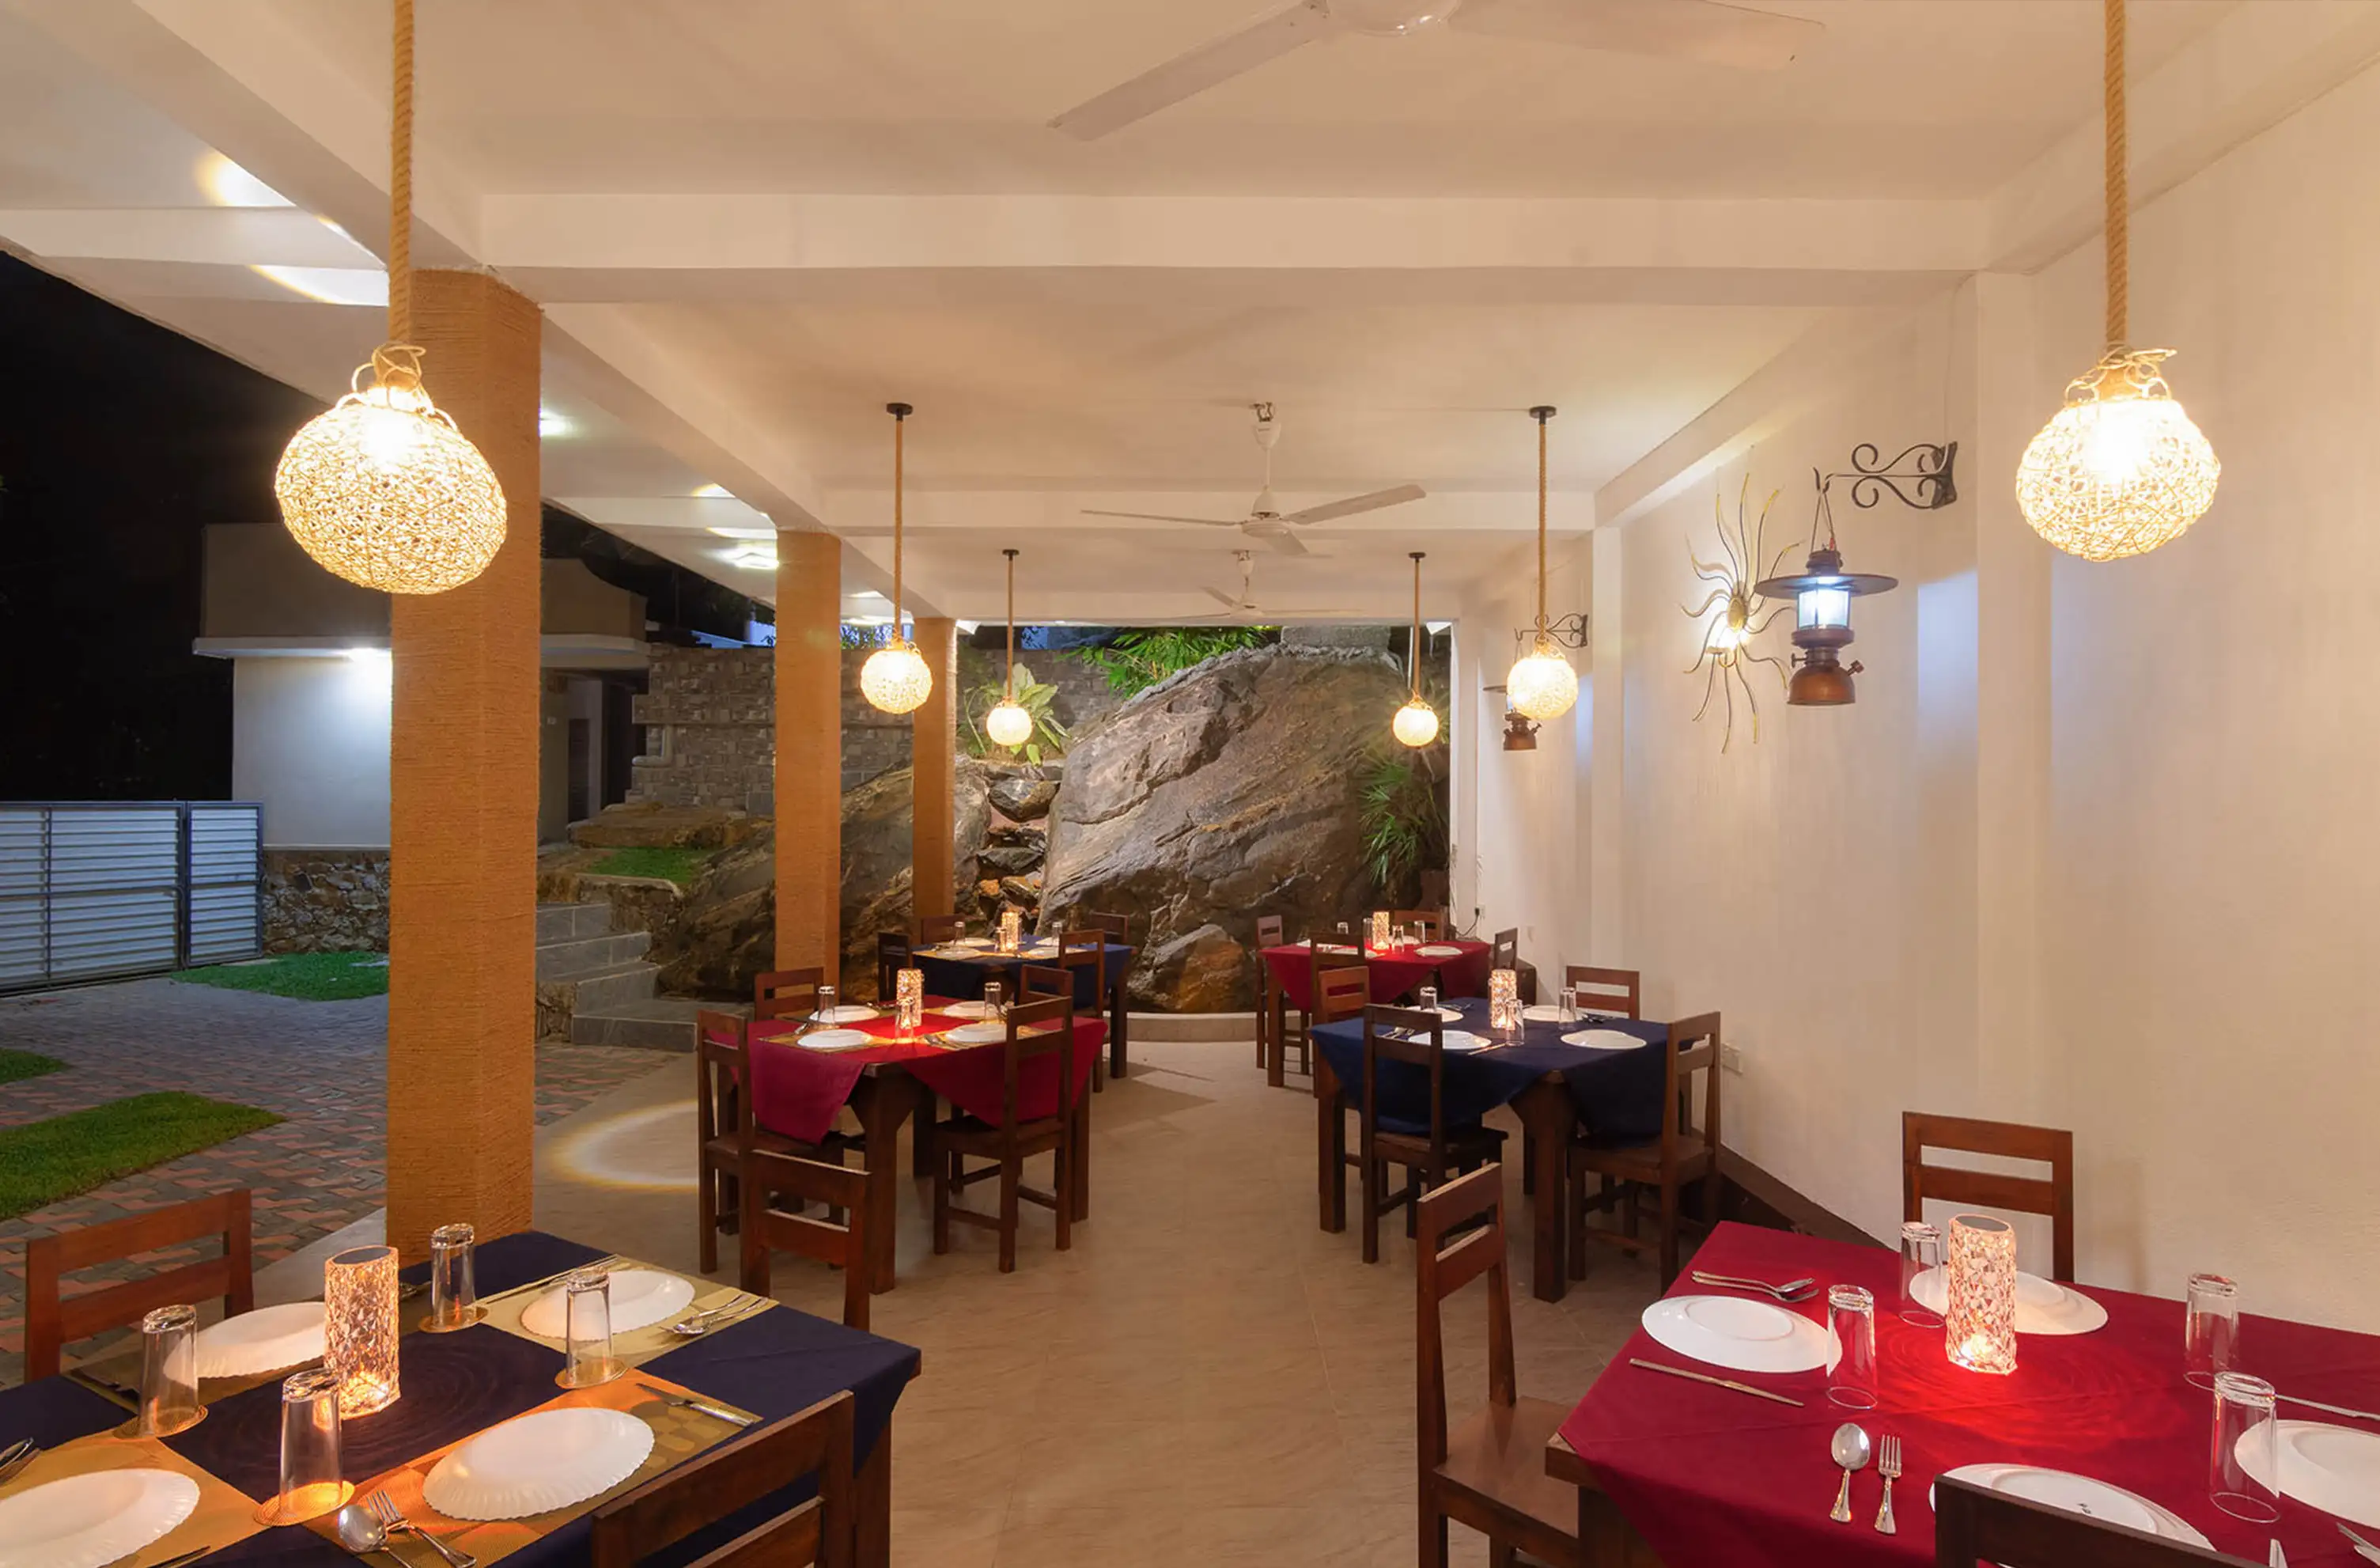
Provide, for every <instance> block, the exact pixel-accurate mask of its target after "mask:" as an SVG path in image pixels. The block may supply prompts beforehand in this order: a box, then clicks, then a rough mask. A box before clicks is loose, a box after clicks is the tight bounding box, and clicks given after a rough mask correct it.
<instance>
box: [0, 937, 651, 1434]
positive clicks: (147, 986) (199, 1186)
mask: <svg viewBox="0 0 2380 1568" xmlns="http://www.w3.org/2000/svg"><path fill="white" fill-rule="evenodd" d="M387 1040H388V999H387V998H386V997H384V996H383V997H367V998H363V999H361V1000H358V1001H353V1002H298V1001H293V1000H291V999H289V998H287V997H279V996H267V995H263V994H261V993H257V992H250V991H224V990H221V989H219V988H217V987H214V986H202V985H189V984H185V983H182V982H180V981H176V980H169V979H164V978H157V979H145V980H128V981H125V982H123V983H121V984H116V985H105V986H91V987H87V988H84V989H81V990H77V991H52V992H47V993H44V994H42V995H38V996H27V997H15V998H9V999H5V1000H0V1046H9V1047H14V1048H16V1049H18V1050H23V1051H40V1052H42V1054H43V1055H46V1056H55V1057H56V1058H58V1059H59V1060H60V1061H63V1062H65V1063H66V1064H67V1066H66V1068H65V1069H64V1070H62V1071H59V1072H55V1073H51V1074H47V1075H45V1076H42V1077H38V1078H28V1079H23V1080H20V1081H18V1082H17V1083H11V1084H0V1127H8V1126H16V1125H18V1124H22V1123H26V1122H37V1121H40V1120H42V1119H43V1118H44V1117H49V1116H56V1115H60V1114H62V1113H64V1112H69V1111H79V1110H82V1109H84V1108H86V1107H88V1106H92V1105H98V1104H102V1103H103V1102H105V1101H107V1100H121V1099H123V1098H124V1097H126V1096H127V1095H134V1094H146V1093H149V1092H152V1091H153V1090H157V1089H187V1090H188V1091H190V1092H192V1093H195V1094H203V1095H206V1096H209V1097H210V1098H212V1099H217V1100H233V1101H236V1102H237V1103H239V1104H242V1105H255V1106H261V1107H262V1108H263V1109H265V1110H267V1111H273V1112H278V1113H279V1114H280V1115H282V1116H283V1117H285V1120H284V1121H283V1122H281V1123H280V1124H277V1125H274V1126H271V1127H266V1128H263V1129H261V1130H260V1131H257V1132H253V1133H249V1134H247V1135H245V1136H240V1137H236V1138H233V1139H231V1140H229V1141H228V1142H225V1143H219V1144H217V1145H215V1146H214V1147H213V1148H212V1149H201V1150H200V1151H199V1152H198V1153H196V1154H192V1155H188V1156H186V1157H184V1158H182V1159H180V1160H175V1161H168V1162H167V1163H165V1164H163V1165H158V1166H154V1167H152V1168H151V1169H150V1170H147V1171H143V1172H140V1173H138V1174H136V1175H131V1176H126V1177H124V1178H122V1179H121V1180H118V1181H114V1182H110V1183H108V1184H107V1185H104V1186H102V1187H98V1188H95V1189H93V1190H92V1191H91V1192H87V1193H84V1194H82V1195H81V1196H80V1197H71V1198H67V1199H66V1200H65V1201H64V1202H60V1203H55V1204H52V1205H50V1206H49V1207H48V1208H46V1209H36V1210H34V1211H33V1212H32V1213H30V1214H26V1215H23V1216H20V1217H19V1218H18V1219H14V1220H7V1221H0V1387H6V1386H9V1385H12V1384H14V1383H15V1382H17V1381H18V1378H19V1376H20V1374H21V1370H22V1358H23V1352H24V1328H25V1247H24V1242H25V1238H26V1237H28V1236H33V1235H42V1234H48V1233H50V1232H53V1231H59V1230H66V1229H68V1228H70V1227H72V1226H76V1225H88V1224H94V1223H97V1222H102V1221H105V1220H115V1219H120V1218H122V1217H123V1216H125V1215H127V1214H135V1213H140V1212H141V1211H143V1210H145V1209H157V1208H161V1207H163V1206H164V1205H166V1204H171V1203H178V1202H180V1201H182V1200H183V1199H185V1198H188V1197H200V1196H202V1195H204V1194H207V1193H213V1192H225V1191H229V1190H230V1189H232V1188H234V1187H239V1186H245V1187H248V1188H249V1189H251V1190H252V1191H253V1193H254V1195H255V1198H254V1202H255V1249H256V1264H257V1267H259V1268H262V1267H263V1266H264V1265H265V1264H267V1263H270V1262H273V1261H274V1260H275V1259H278V1258H286V1257H287V1256H289V1254H291V1253H293V1252H295V1251H297V1249H298V1248H300V1247H302V1246H306V1245H307V1244H308V1243H310V1242H311V1241H314V1240H316V1239H317V1238H319V1237H321V1236H324V1235H327V1234H330V1233H331V1232H333V1231H335V1230H337V1229H339V1228H340V1227H341V1226H343V1225H346V1224H350V1223H352V1222H355V1221H357V1220H358V1219H361V1218H362V1217H363V1216H365V1215H367V1214H369V1213H370V1212H371V1211H372V1210H374V1209H378V1208H380V1207H381V1206H382V1203H383V1181H384V1173H383V1167H382V1160H383V1135H384V1131H385V1124H386V1106H387V1062H386V1048H387ZM661 1061H662V1058H660V1057H658V1056H656V1055H655V1054H654V1053H653V1052H651V1051H631V1050H623V1049H620V1048H617V1047H613V1046H587V1045H540V1046H539V1047H538V1048H537V1119H538V1122H539V1124H540V1125H541V1124H545V1123H547V1122H551V1121H554V1120H556V1119H557V1118H559V1117H562V1116H565V1115H567V1114H568V1113H569V1112H573V1111H576V1110H577V1109H578V1108H579V1107H581V1106H583V1105H585V1104H587V1103H588V1102H589V1100H593V1099H594V1098H595V1097H596V1096H597V1095H599V1094H601V1093H602V1092H603V1091H604V1090H606V1089H609V1088H613V1086H614V1085H617V1084H620V1083H624V1082H625V1081H626V1080H628V1079H630V1078H633V1077H637V1076H641V1075H643V1074H646V1073H650V1072H651V1071H652V1070H653V1068H654V1067H655V1066H656V1065H657V1064H660V1063H661ZM210 1251H212V1248H211V1247H209V1246H205V1245H203V1244H200V1245H198V1246H190V1247H187V1248H173V1249H168V1250H166V1251H164V1252H159V1253H153V1254H149V1255H146V1256H145V1257H144V1258H142V1259H141V1261H140V1263H139V1264H138V1265H132V1266H128V1267H127V1268H126V1269H124V1270H121V1271H120V1273H116V1272H114V1271H111V1270H90V1271H88V1272H87V1273H83V1274H79V1275H77V1276H75V1280H74V1281H73V1282H80V1283H83V1284H84V1285H85V1288H91V1287H95V1286H97V1285H101V1284H104V1283H106V1282H108V1281H109V1279H110V1278H112V1277H121V1274H130V1273H142V1272H150V1271H153V1270H155V1269H157V1268H159V1267H161V1266H164V1265H167V1264H170V1263H174V1262H178V1261H182V1260H184V1259H185V1258H199V1257H203V1256H205V1255H206V1254H207V1253H208V1252H210Z"/></svg>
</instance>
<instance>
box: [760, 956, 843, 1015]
mask: <svg viewBox="0 0 2380 1568" xmlns="http://www.w3.org/2000/svg"><path fill="white" fill-rule="evenodd" d="M824 984H826V971H825V970H824V969H822V968H809V969H771V970H770V971H769V972H768V973H767V974H765V975H755V976H753V977H752V1016H753V1017H755V1018H807V1017H808V1016H809V1015H811V1014H813V1013H815V1012H817V1011H818V993H819V987H820V986H822V985H824Z"/></svg>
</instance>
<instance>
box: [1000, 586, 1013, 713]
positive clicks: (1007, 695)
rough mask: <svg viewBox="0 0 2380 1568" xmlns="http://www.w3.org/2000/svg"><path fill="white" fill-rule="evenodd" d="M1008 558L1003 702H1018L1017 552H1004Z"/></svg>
mask: <svg viewBox="0 0 2380 1568" xmlns="http://www.w3.org/2000/svg"><path fill="white" fill-rule="evenodd" d="M1001 553H1002V554H1003V555H1005V556H1007V557H1008V673H1007V675H1003V676H1002V677H1001V682H1000V695H1001V699H1002V701H1007V702H1014V701H1015V700H1016V552H1015V551H1014V550H1003V551H1002V552H1001Z"/></svg>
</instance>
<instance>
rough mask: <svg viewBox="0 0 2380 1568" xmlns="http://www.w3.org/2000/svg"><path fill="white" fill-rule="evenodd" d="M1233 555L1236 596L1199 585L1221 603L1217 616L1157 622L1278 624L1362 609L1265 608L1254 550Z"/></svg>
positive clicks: (1199, 624) (1339, 615)
mask: <svg viewBox="0 0 2380 1568" xmlns="http://www.w3.org/2000/svg"><path fill="white" fill-rule="evenodd" d="M1232 559H1233V560H1234V561H1237V562H1238V563H1239V564H1240V591H1239V593H1238V595H1237V596H1236V597H1235V596H1233V595H1232V594H1229V593H1226V592H1224V591H1223V590H1221V589H1220V588H1205V587H1202V588H1200V590H1198V591H1200V592H1201V593H1204V594H1205V595H1206V596H1207V597H1208V598H1209V599H1211V600H1213V601H1214V602H1216V603H1218V604H1220V605H1221V606H1222V607H1223V614H1222V615H1221V616H1220V620H1219V618H1218V617H1217V616H1214V615H1184V616H1181V617H1178V618H1177V619H1175V620H1172V621H1167V622H1162V623H1160V624H1161V625H1165V626H1215V625H1218V624H1226V625H1241V626H1280V625H1281V624H1282V623H1283V622H1289V621H1297V620H1303V619H1315V618H1320V619H1327V620H1336V619H1338V618H1339V617H1341V616H1342V615H1359V614H1363V613H1364V612H1362V611H1360V610H1357V609H1354V608H1353V607H1352V606H1346V607H1324V606H1317V605H1304V606H1301V607H1299V608H1297V609H1294V610H1281V609H1268V608H1266V607H1265V606H1262V605H1259V604H1258V603H1257V588H1256V577H1257V557H1256V552H1255V551H1253V550H1234V551H1233V552H1232Z"/></svg>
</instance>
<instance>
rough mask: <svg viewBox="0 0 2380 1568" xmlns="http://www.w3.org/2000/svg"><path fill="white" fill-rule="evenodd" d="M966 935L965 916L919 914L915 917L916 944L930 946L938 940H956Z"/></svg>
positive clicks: (938, 941)
mask: <svg viewBox="0 0 2380 1568" xmlns="http://www.w3.org/2000/svg"><path fill="white" fill-rule="evenodd" d="M965 935H966V918H965V917H964V916H960V915H920V916H918V917H917V945H918V946H919V947H932V946H934V945H936V944H937V943H940V942H956V941H958V940H959V938H961V937H963V936H965Z"/></svg>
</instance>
